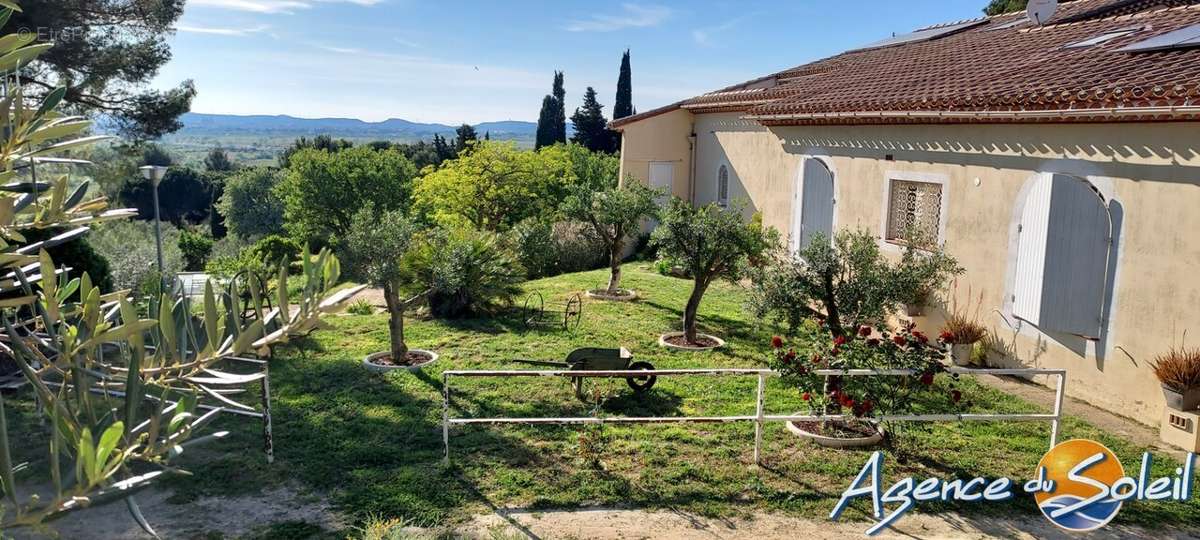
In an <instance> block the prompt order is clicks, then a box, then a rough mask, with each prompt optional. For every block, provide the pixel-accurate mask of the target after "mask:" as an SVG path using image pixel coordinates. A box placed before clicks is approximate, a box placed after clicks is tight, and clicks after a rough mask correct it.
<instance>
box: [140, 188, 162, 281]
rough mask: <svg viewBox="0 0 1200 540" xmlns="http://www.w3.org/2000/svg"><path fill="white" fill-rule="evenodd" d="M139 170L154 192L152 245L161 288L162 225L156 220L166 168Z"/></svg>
mask: <svg viewBox="0 0 1200 540" xmlns="http://www.w3.org/2000/svg"><path fill="white" fill-rule="evenodd" d="M139 170H141V171H142V178H145V179H146V180H149V181H150V184H151V185H152V187H153V189H152V191H153V192H154V243H155V246H156V247H157V248H158V282H159V285H160V286H161V285H162V283H163V282H164V281H165V276H164V275H163V250H162V225H160V224H159V219H158V184H159V182H162V179H163V177H164V176H166V175H167V168H166V167H163V166H161V165H146V166H145V167H141V168H140V169H139Z"/></svg>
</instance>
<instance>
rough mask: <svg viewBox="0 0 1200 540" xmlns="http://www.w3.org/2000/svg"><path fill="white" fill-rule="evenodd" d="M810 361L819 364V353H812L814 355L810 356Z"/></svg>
mask: <svg viewBox="0 0 1200 540" xmlns="http://www.w3.org/2000/svg"><path fill="white" fill-rule="evenodd" d="M812 361H813V363H814V364H820V363H821V355H819V354H814V355H813V358H812Z"/></svg>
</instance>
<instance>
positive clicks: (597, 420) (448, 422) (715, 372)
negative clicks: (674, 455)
mask: <svg viewBox="0 0 1200 540" xmlns="http://www.w3.org/2000/svg"><path fill="white" fill-rule="evenodd" d="M949 372H950V373H952V374H959V375H1019V376H1030V375H1051V376H1054V377H1056V384H1055V392H1054V408H1053V412H1051V413H1049V414H1046V413H1020V414H1018V413H1014V414H1004V413H994V414H987V413H945V414H896V415H882V416H875V417H873V418H874V419H876V420H881V421H903V422H957V421H1011V422H1050V448H1053V447H1054V445H1055V444H1057V442H1058V431H1059V423H1060V421H1061V419H1062V404H1063V397H1064V395H1065V391H1066V384H1067V371H1066V370H1065V369H1047V368H1001V369H965V368H950V369H949ZM814 373H816V374H817V375H836V376H843V377H866V376H884V377H904V376H912V375H916V374H917V373H918V372H917V371H916V370H911V369H890V370H875V369H851V370H839V369H825V370H817V371H815V372H814ZM685 375H686V376H734V377H747V376H755V377H757V378H758V387H757V391H756V392H755V407H754V414H747V415H740V416H616V417H598V416H585V417H573V418H548V417H547V418H510V417H493V418H452V417H451V416H450V378H451V377H568V378H573V377H599V378H626V377H646V376H655V377H662V376H685ZM777 375H778V374H777V373H776V372H775V371H772V370H770V369H749V368H743V369H739V368H725V369H718V368H711V369H659V370H653V371H650V370H603V371H582V370H581V371H571V370H528V369H521V370H449V371H444V372H442V444H443V445H444V448H445V449H444V453H443V459H444V460H445V462H446V463H449V462H450V426H452V425H468V424H532V425H536V424H558V425H563V424H665V423H706V422H707V423H715V422H754V463H755V464H759V463H761V457H762V435H763V426H764V425H765V424H766V423H767V422H821V421H825V420H833V419H839V418H840V419H848V418H852V417H851V416H850V415H795V414H791V415H789V414H767V412H766V411H765V401H766V387H767V377H774V376H777Z"/></svg>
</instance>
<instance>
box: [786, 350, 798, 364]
mask: <svg viewBox="0 0 1200 540" xmlns="http://www.w3.org/2000/svg"><path fill="white" fill-rule="evenodd" d="M783 357H784V358H787V359H788V361H789V362H790V361H792V360H795V359H796V349H788V352H787V354H785V355H783Z"/></svg>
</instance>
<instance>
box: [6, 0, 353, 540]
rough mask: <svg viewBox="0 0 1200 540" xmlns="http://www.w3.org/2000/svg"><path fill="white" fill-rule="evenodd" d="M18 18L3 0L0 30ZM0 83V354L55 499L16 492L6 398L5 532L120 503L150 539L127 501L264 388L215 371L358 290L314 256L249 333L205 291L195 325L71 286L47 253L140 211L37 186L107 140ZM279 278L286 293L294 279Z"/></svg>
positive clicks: (156, 308) (328, 259)
mask: <svg viewBox="0 0 1200 540" xmlns="http://www.w3.org/2000/svg"><path fill="white" fill-rule="evenodd" d="M17 9H19V8H18V6H16V5H15V3H13V2H12V1H11V0H0V25H2V24H3V23H4V22H7V20H8V17H9V16H10V15H11V14H12V12H13V10H17ZM34 37H35V36H33V35H26V34H20V35H8V36H4V37H2V38H0V73H16V72H17V70H18V69H19V68H20V67H21V66H23V65H25V64H27V63H28V62H29V61H31V60H32V59H34V58H36V57H37V55H38V54H40V53H41V52H43V51H45V50H46V49H47V48H49V47H50V45H49V44H32V41H33V38H34ZM0 82H2V83H3V89H2V90H0V94H2V95H0V182H2V183H3V185H0V293H3V296H0V298H3V299H0V353H3V354H4V355H7V356H9V357H11V358H12V359H13V360H14V361H15V363H16V365H17V366H18V367H19V369H20V371H21V373H22V374H23V375H24V377H25V379H26V380H27V381H28V383H29V385H30V386H31V387H32V389H33V393H34V395H35V396H36V399H37V401H38V405H39V407H38V409H39V410H40V411H42V412H43V414H44V415H45V417H46V419H47V420H48V423H49V428H50V429H49V434H48V439H49V460H48V469H49V474H50V476H51V478H50V480H51V484H52V486H53V490H54V491H53V493H52V494H51V496H48V497H37V496H35V495H29V496H27V497H22V494H21V493H19V492H18V489H17V486H16V483H15V476H16V473H17V472H18V471H19V470H21V469H22V468H23V467H24V464H20V463H15V462H14V460H13V455H12V453H11V451H10V448H11V447H10V444H9V442H10V441H9V433H8V427H9V426H8V425H7V419H6V417H5V414H4V398H3V396H0V529H5V528H10V527H19V526H27V525H33V524H37V523H40V522H42V521H45V520H48V519H53V518H55V517H57V516H60V515H62V514H65V513H67V512H70V511H72V510H75V509H78V508H81V507H84V506H92V505H97V504H102V503H105V502H111V501H117V500H125V501H126V502H127V504H128V506H129V508H130V510H131V513H132V514H133V515H134V517H135V518H136V519H137V520H138V522H139V523H141V524H142V526H143V527H144V528H146V529H147V530H149V527H148V525H147V524H146V523H145V520H144V519H142V517H141V512H140V511H139V510H138V509H137V505H136V503H135V502H134V499H133V498H132V494H133V493H134V492H135V491H136V490H138V489H140V488H142V487H145V486H146V485H148V484H149V483H150V482H151V481H153V480H154V479H155V478H156V477H158V476H160V475H162V474H165V473H167V472H170V471H173V470H174V469H173V468H172V466H171V464H170V461H171V459H173V458H174V457H176V456H177V455H178V454H179V453H180V452H182V451H183V450H184V449H185V448H187V447H188V446H190V445H192V444H196V443H198V442H202V441H206V440H211V439H214V438H219V437H220V436H222V435H223V434H222V433H215V434H212V435H208V436H206V437H194V435H195V434H196V433H197V432H198V431H199V430H200V429H201V428H202V427H204V426H205V425H206V424H207V423H208V422H210V421H211V420H212V419H213V418H214V416H215V415H216V414H217V413H218V412H220V411H221V408H220V407H217V408H215V409H212V410H211V411H210V412H207V413H205V414H197V406H198V402H199V401H200V400H201V399H209V398H211V399H216V400H218V401H222V402H224V401H228V398H226V397H225V395H224V394H225V393H227V392H222V389H228V388H229V387H231V386H236V385H239V384H248V383H251V382H254V381H255V380H256V378H261V375H237V374H233V373H227V372H224V371H221V370H220V369H218V364H219V363H220V362H221V361H222V360H224V359H226V358H228V357H230V356H233V355H240V354H244V353H248V352H252V351H265V349H267V348H268V347H270V346H272V345H274V344H277V343H282V342H286V341H287V340H288V339H290V338H291V337H293V336H296V335H299V334H303V333H307V332H309V331H311V330H314V329H317V328H319V327H321V325H322V323H321V320H320V316H321V315H322V314H324V313H328V312H332V311H335V310H338V309H340V308H341V307H342V306H343V305H344V304H345V302H346V301H347V300H349V298H350V297H351V296H353V295H354V294H355V293H356V292H357V291H358V290H360V289H361V288H354V289H348V290H345V291H342V292H340V293H337V294H333V295H330V294H329V290H330V288H331V287H332V286H333V284H335V283H336V282H337V280H338V276H339V273H340V267H339V264H338V262H337V259H336V258H334V257H333V256H332V255H331V254H330V253H329V252H327V251H323V252H322V253H320V254H319V255H318V256H316V257H312V256H310V254H309V253H308V252H307V250H306V252H305V254H304V257H303V259H304V260H303V271H304V275H305V278H306V279H305V283H306V284H305V287H304V291H303V294H302V296H301V298H300V299H299V301H298V304H297V303H295V299H289V298H288V297H287V292H286V287H285V286H283V285H280V286H279V287H278V288H279V290H280V299H279V302H278V306H277V307H275V308H274V309H273V310H270V311H269V312H265V313H264V312H263V309H262V304H261V303H257V304H256V306H255V308H256V309H257V315H258V316H256V317H254V318H253V320H250V321H247V320H246V319H244V318H243V317H242V313H241V312H240V310H239V309H237V308H235V306H239V305H240V304H238V302H235V301H230V298H229V297H228V295H226V296H225V298H220V297H219V296H218V295H217V294H215V293H214V291H213V288H212V286H211V285H209V286H208V287H207V289H206V291H205V295H204V298H203V303H204V306H203V310H202V313H203V315H202V316H199V317H197V316H193V315H192V310H191V308H190V304H189V303H188V300H187V299H185V298H175V297H173V296H171V295H163V296H162V297H160V298H158V299H156V300H155V301H153V302H151V303H150V305H149V306H148V309H147V310H146V312H147V313H148V316H147V317H145V318H143V317H142V316H140V313H141V312H140V311H139V309H138V308H137V307H135V305H134V303H133V302H132V301H131V299H130V298H129V291H127V290H126V291H115V292H107V293H106V292H103V291H100V290H99V289H98V288H97V287H95V286H93V284H92V282H91V279H90V278H89V276H88V275H87V274H86V273H85V274H83V275H82V276H79V277H71V276H69V275H68V269H66V268H61V267H57V266H56V265H55V264H54V261H53V260H51V258H50V256H49V255H48V254H47V253H46V248H49V247H52V246H54V245H56V244H59V243H62V242H66V241H68V240H71V239H73V238H76V237H78V236H79V235H81V234H85V233H86V232H87V225H89V224H92V223H95V222H98V221H104V220H110V219H119V218H125V217H129V216H132V215H133V214H134V213H135V211H134V210H121V209H118V210H110V209H109V208H108V201H106V200H105V198H104V197H95V198H90V199H89V198H88V195H87V193H88V185H87V183H86V182H85V183H83V184H82V185H79V186H77V187H75V188H74V189H71V186H70V184H71V182H70V178H69V177H68V176H65V175H64V176H59V177H55V178H50V179H43V178H39V176H40V175H39V174H38V173H39V172H40V171H38V169H37V166H38V165H52V166H55V167H63V166H66V167H70V166H73V165H75V164H78V163H82V162H81V161H79V160H73V159H68V158H62V157H56V156H59V155H60V154H61V152H62V151H64V150H68V149H72V148H77V147H80V146H83V145H87V144H90V143H92V142H95V141H97V140H100V139H103V137H78V135H79V133H81V132H82V131H83V130H85V129H87V128H88V127H89V125H90V123H89V122H88V121H87V120H86V119H84V118H79V117H70V116H64V115H61V114H59V113H58V112H57V111H56V110H55V109H56V107H57V105H58V103H59V101H61V99H62V97H63V95H64V93H65V91H63V90H59V91H55V92H52V93H50V95H49V96H47V97H46V98H45V100H44V101H43V102H41V103H40V104H30V103H27V100H26V99H25V97H24V95H23V93H22V90H21V85H20V83H19V81H18V80H17V79H16V78H15V77H8V78H5V79H3V81H0ZM52 227H53V228H65V229H66V232H64V233H62V234H60V235H58V236H56V237H54V238H52V239H50V240H47V241H45V242H41V243H38V244H33V245H24V244H26V243H27V242H26V241H25V238H24V236H23V235H22V231H26V230H30V229H46V228H52ZM279 280H280V283H281V284H283V283H286V281H287V269H286V267H283V268H280V270H279ZM256 298H257V297H256ZM221 300H223V301H221ZM289 300H291V301H292V302H291V303H289ZM22 440H23V441H28V440H29V437H27V436H26V437H23V438H22ZM26 444H28V443H27V442H26ZM135 464H140V465H139V466H137V467H136V468H135Z"/></svg>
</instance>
